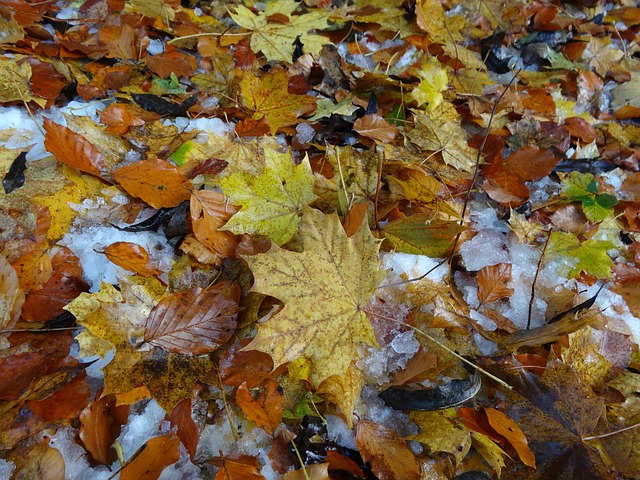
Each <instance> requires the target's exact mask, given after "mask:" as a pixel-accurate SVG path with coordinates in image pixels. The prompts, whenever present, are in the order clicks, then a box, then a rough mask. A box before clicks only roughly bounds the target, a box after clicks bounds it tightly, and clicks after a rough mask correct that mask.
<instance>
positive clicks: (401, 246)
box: [382, 213, 467, 258]
mask: <svg viewBox="0 0 640 480" xmlns="http://www.w3.org/2000/svg"><path fill="white" fill-rule="evenodd" d="M432 218H433V215H432V214H431V213H418V214H416V215H411V216H410V217H406V218H400V219H398V220H394V221H392V222H389V223H388V224H387V225H385V226H384V227H383V229H382V231H383V232H384V236H385V238H386V239H388V240H389V241H390V242H391V243H392V244H393V245H394V247H395V248H396V249H397V250H398V251H399V252H404V253H411V254H413V255H427V256H429V257H432V258H443V257H446V256H447V255H449V254H450V253H451V250H452V248H453V245H454V242H455V239H456V237H457V235H458V234H459V233H461V232H464V231H465V230H466V229H467V228H466V227H465V226H463V225H460V224H459V223H458V222H447V221H444V220H432Z"/></svg>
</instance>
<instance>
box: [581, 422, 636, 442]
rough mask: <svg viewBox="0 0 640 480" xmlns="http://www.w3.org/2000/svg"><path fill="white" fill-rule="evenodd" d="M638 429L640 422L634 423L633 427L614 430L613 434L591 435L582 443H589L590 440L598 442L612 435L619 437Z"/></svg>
mask: <svg viewBox="0 0 640 480" xmlns="http://www.w3.org/2000/svg"><path fill="white" fill-rule="evenodd" d="M637 427H640V422H638V423H634V424H633V425H629V426H628V427H623V428H620V429H618V430H614V431H613V432H609V433H601V434H600V435H590V436H588V437H582V441H584V442H588V441H589V440H597V439H599V438H606V437H610V436H612V435H617V434H619V433H622V432H626V431H627V430H632V429H634V428H637Z"/></svg>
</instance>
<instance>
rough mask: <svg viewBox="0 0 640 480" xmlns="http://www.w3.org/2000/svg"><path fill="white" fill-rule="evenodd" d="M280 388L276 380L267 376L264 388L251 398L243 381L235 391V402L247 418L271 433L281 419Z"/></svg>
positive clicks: (282, 400) (282, 399) (282, 403)
mask: <svg viewBox="0 0 640 480" xmlns="http://www.w3.org/2000/svg"><path fill="white" fill-rule="evenodd" d="M281 390H282V389H281V388H280V386H279V385H278V382H276V381H275V380H271V379H270V378H268V379H266V380H265V382H264V390H263V391H262V392H260V394H259V395H258V397H257V398H253V396H252V395H251V392H250V391H249V389H248V388H247V385H246V383H243V384H242V385H240V386H239V387H238V390H237V391H236V402H237V403H238V405H239V406H240V408H241V409H242V411H243V412H244V413H245V415H246V416H247V418H248V419H249V420H251V421H252V422H254V423H255V424H256V425H257V426H258V427H260V428H262V429H263V430H264V431H265V432H267V433H268V434H269V435H273V433H274V432H275V430H276V428H278V425H280V420H282V410H283V408H284V396H283V395H282V391H281Z"/></svg>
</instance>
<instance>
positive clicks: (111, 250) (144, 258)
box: [104, 242, 162, 277]
mask: <svg viewBox="0 0 640 480" xmlns="http://www.w3.org/2000/svg"><path fill="white" fill-rule="evenodd" d="M104 254H105V255H106V256H107V258H108V259H109V260H110V261H111V262H113V263H115V264H116V265H118V266H119V267H122V268H124V269H125V270H129V271H130V272H134V273H137V274H138V275H142V276H143V277H152V276H155V275H160V274H161V273H162V271H161V270H159V269H158V268H156V267H155V266H154V265H153V263H152V262H151V260H150V259H149V254H148V253H147V251H146V250H145V249H144V248H143V247H142V246H140V245H138V244H137V243H132V242H116V243H112V244H111V245H109V246H108V247H106V248H105V249H104Z"/></svg>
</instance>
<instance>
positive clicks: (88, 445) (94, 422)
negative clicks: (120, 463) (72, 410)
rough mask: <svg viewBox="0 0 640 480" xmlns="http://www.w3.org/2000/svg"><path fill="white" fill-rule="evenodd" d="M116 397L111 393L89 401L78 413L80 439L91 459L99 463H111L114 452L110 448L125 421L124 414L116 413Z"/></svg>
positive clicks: (126, 408)
mask: <svg viewBox="0 0 640 480" xmlns="http://www.w3.org/2000/svg"><path fill="white" fill-rule="evenodd" d="M115 401H116V397H115V395H113V394H110V395H105V396H104V397H102V398H100V399H98V400H94V401H93V402H91V403H90V404H89V405H88V406H87V407H86V408H85V409H84V410H83V411H82V413H81V414H80V417H79V418H80V434H79V435H80V440H82V444H83V445H84V448H85V449H86V450H87V452H89V453H90V454H91V456H92V457H93V459H94V460H95V461H96V462H98V463H99V464H101V465H111V463H112V462H113V461H114V460H115V458H116V452H115V450H114V449H112V448H111V446H112V445H113V442H115V441H116V438H118V436H119V435H120V428H121V427H122V425H123V424H124V423H125V422H126V421H127V418H126V416H124V419H123V418H119V417H122V416H123V415H118V414H117V408H121V409H122V408H125V410H126V412H127V413H128V411H129V408H128V407H116V405H115Z"/></svg>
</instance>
